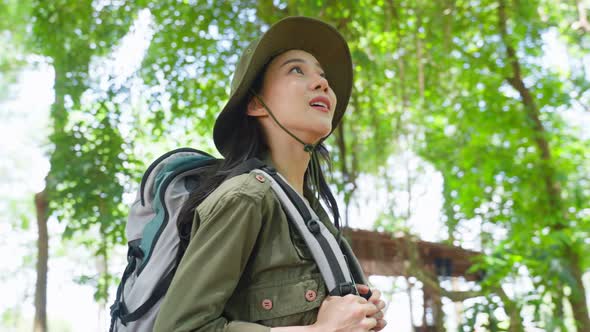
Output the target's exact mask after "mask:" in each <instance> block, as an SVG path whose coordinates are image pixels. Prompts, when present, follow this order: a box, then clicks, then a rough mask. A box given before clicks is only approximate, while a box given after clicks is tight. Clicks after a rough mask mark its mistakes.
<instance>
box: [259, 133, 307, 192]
mask: <svg viewBox="0 0 590 332" xmlns="http://www.w3.org/2000/svg"><path fill="white" fill-rule="evenodd" d="M269 149H270V158H271V160H272V163H273V164H274V166H275V168H276V169H277V171H278V172H279V173H280V174H281V175H282V176H283V177H285V179H286V180H287V182H288V183H289V184H290V185H291V186H292V187H293V188H294V189H295V190H296V191H297V192H298V193H299V194H300V195H303V182H304V178H305V171H306V170H307V165H308V164H309V160H310V155H309V152H305V151H304V150H303V145H301V143H299V142H297V141H295V140H294V139H293V138H291V137H288V138H283V139H275V140H273V141H272V143H271V144H269Z"/></svg>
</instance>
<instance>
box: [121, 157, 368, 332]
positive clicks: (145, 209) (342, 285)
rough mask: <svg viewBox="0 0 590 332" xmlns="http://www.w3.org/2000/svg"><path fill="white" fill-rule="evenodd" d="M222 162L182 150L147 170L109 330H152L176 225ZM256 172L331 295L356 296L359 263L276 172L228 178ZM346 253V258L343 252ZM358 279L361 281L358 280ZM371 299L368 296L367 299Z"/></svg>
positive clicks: (171, 268) (252, 168)
mask: <svg viewBox="0 0 590 332" xmlns="http://www.w3.org/2000/svg"><path fill="white" fill-rule="evenodd" d="M217 161H218V159H215V158H214V157H213V156H211V155H209V154H207V153H205V152H202V151H199V150H195V149H192V148H180V149H176V150H173V151H170V152H168V153H166V154H164V155H162V156H161V157H159V158H157V159H156V160H155V161H154V162H153V163H152V164H151V165H150V166H149V167H148V168H147V170H146V171H145V173H144V175H143V177H142V180H141V183H140V187H139V190H138V192H137V196H136V199H135V201H134V202H133V203H132V204H131V206H130V211H129V216H128V221H127V225H126V235H127V240H128V253H127V266H126V268H125V270H124V272H123V276H122V277H121V282H120V284H119V286H118V288H117V293H116V299H115V302H114V303H113V305H112V306H111V307H110V309H111V312H110V314H111V325H110V331H111V332H114V331H117V332H122V331H151V330H152V329H153V326H154V323H155V320H156V316H157V314H158V311H159V307H160V304H161V303H162V300H163V298H164V295H165V294H166V291H167V290H168V287H169V286H170V283H171V282H172V279H173V277H174V273H175V272H176V267H177V261H178V260H177V258H178V253H179V251H178V248H179V244H180V237H179V232H178V229H177V224H176V221H177V219H178V216H179V213H180V211H181V209H182V206H183V205H184V203H185V202H186V200H187V199H188V197H189V196H190V193H191V191H192V190H194V189H195V188H196V187H197V185H198V183H199V179H198V177H196V176H195V175H196V174H197V173H199V171H201V170H202V168H203V167H206V166H210V165H213V164H214V163H216V162H217ZM249 172H256V173H257V174H260V175H262V176H264V177H265V178H266V179H267V180H269V181H270V184H271V187H272V189H273V191H274V193H275V195H277V197H278V199H279V200H280V202H281V206H282V207H283V210H285V213H286V215H287V219H288V220H289V222H291V223H293V224H295V226H296V229H297V231H299V232H300V234H301V235H302V237H303V239H304V240H305V242H306V244H307V245H308V247H309V248H310V251H311V253H312V256H313V257H314V260H315V261H316V263H317V265H318V267H319V269H320V272H321V274H322V277H323V279H324V281H325V283H326V286H327V288H328V291H329V293H330V295H339V296H344V295H346V294H351V293H353V294H357V292H356V287H355V282H354V276H355V275H356V276H357V277H359V276H360V275H362V272H360V271H358V270H359V267H358V264H356V265H355V264H352V266H351V267H350V269H349V267H348V263H347V257H346V255H348V256H350V255H351V254H352V252H351V251H350V248H349V247H348V246H344V248H340V246H339V243H338V241H337V240H336V238H335V237H334V236H333V235H332V234H331V233H330V231H329V230H328V229H327V228H326V227H325V225H324V224H323V223H322V222H320V221H319V218H318V217H317V215H316V214H315V212H314V211H313V210H312V209H311V208H310V207H309V206H307V205H306V203H305V202H304V200H303V199H301V197H300V196H299V194H297V193H296V192H295V191H294V190H293V189H292V188H291V187H290V186H289V185H288V184H287V182H286V180H285V179H284V178H283V177H282V176H281V175H280V174H279V173H277V172H276V171H275V170H274V169H273V168H271V167H268V166H266V165H265V164H264V163H262V162H261V161H260V160H258V159H250V160H248V161H246V162H244V163H243V164H242V165H240V166H239V167H237V168H236V170H235V171H234V172H233V173H232V174H231V175H230V177H232V176H236V175H240V174H244V173H249ZM342 250H344V253H343V251H342ZM359 278H360V277H359ZM363 296H364V297H366V298H367V299H368V297H369V296H370V294H366V295H363Z"/></svg>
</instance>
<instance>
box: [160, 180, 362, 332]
mask: <svg viewBox="0 0 590 332" xmlns="http://www.w3.org/2000/svg"><path fill="white" fill-rule="evenodd" d="M306 196H308V197H307V198H308V200H309V201H310V202H311V205H312V208H313V209H314V211H315V212H316V213H317V214H318V217H319V218H320V219H321V221H322V222H323V223H324V224H325V225H326V226H327V227H328V228H329V229H330V231H332V233H333V234H335V233H336V228H335V227H334V226H333V225H332V223H331V221H330V219H329V218H328V215H327V214H326V212H325V211H324V210H323V209H322V207H321V205H320V204H319V203H318V202H317V201H316V200H314V199H313V198H311V197H309V195H306ZM197 212H198V213H196V214H195V220H194V221H193V228H192V229H193V233H192V234H191V236H192V237H191V241H190V243H189V246H188V248H187V250H186V253H185V254H184V257H183V258H182V261H181V263H180V265H179V266H178V270H177V272H176V275H175V276H174V279H173V281H172V284H171V286H170V289H169V290H168V292H167V294H166V296H165V298H164V300H163V303H162V305H161V307H160V312H159V314H158V317H157V319H156V325H155V328H154V331H162V332H163V331H165V332H171V331H200V332H204V331H226V332H268V331H270V327H277V326H295V325H310V324H313V323H314V322H315V321H316V318H317V313H318V309H319V306H320V304H321V303H322V301H323V299H324V298H325V297H326V288H325V284H324V282H323V280H322V276H321V274H320V272H319V269H318V267H317V265H316V263H315V262H314V260H313V258H312V255H311V252H310V251H309V249H308V248H307V246H306V244H305V242H304V241H303V238H302V237H301V236H300V235H299V234H298V233H297V231H296V229H295V227H294V226H292V225H291V223H290V222H289V221H288V220H287V217H286V214H285V213H284V211H283V210H282V208H281V204H280V201H279V200H278V199H277V198H276V197H275V195H274V193H273V191H272V188H271V187H270V183H269V181H268V180H265V179H263V178H260V177H258V178H257V177H256V176H255V175H254V174H252V173H251V174H243V175H239V176H236V177H234V178H231V179H229V180H227V181H225V182H224V183H223V184H221V185H220V186H219V187H218V188H217V189H216V190H215V191H214V192H213V193H211V195H210V196H209V197H207V199H205V200H204V201H203V203H201V204H200V205H199V206H198V208H197ZM342 242H343V245H345V246H348V243H346V241H345V240H343V241H342ZM349 248H350V247H348V249H349ZM348 259H349V262H350V263H351V264H356V265H355V266H356V267H357V268H358V267H359V265H358V261H357V260H356V258H354V256H353V257H348ZM361 274H362V272H361ZM357 279H362V280H356V282H357V283H364V284H366V283H367V282H366V278H365V277H364V275H362V276H360V277H357Z"/></svg>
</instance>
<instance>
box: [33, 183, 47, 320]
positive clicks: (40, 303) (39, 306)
mask: <svg viewBox="0 0 590 332" xmlns="http://www.w3.org/2000/svg"><path fill="white" fill-rule="evenodd" d="M48 207H49V204H48V202H47V196H46V193H45V190H43V191H42V192H40V193H37V194H36V195H35V208H36V211H37V229H38V232H39V238H38V240H37V282H36V285H35V319H34V326H33V331H34V332H45V331H47V262H48V260H49V234H48V232H47V217H48Z"/></svg>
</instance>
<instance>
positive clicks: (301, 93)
mask: <svg viewBox="0 0 590 332" xmlns="http://www.w3.org/2000/svg"><path fill="white" fill-rule="evenodd" d="M259 96H260V97H261V98H262V100H263V101H264V103H265V104H266V105H267V106H268V108H270V110H271V112H272V113H273V114H274V115H275V117H276V118H277V120H278V121H279V122H280V123H281V125H283V126H284V127H286V128H287V129H288V130H289V131H290V132H292V133H293V134H294V135H295V136H297V137H298V138H299V139H301V140H303V141H304V142H306V143H316V142H317V141H319V140H320V139H321V138H323V137H325V136H327V135H328V134H330V132H331V130H332V118H333V116H334V110H335V109H336V94H335V93H334V91H333V90H332V88H330V85H329V84H328V80H327V78H326V76H325V74H324V71H323V69H322V67H321V65H320V63H318V61H317V60H316V58H315V57H314V56H313V55H311V54H310V53H307V52H305V51H302V50H290V51H287V52H284V53H282V54H280V55H278V56H277V57H275V58H274V59H273V60H272V61H271V62H270V63H269V65H268V66H267V69H266V72H265V73H264V77H263V83H262V89H261V91H260V93H259ZM248 115H251V116H258V117H260V120H261V122H262V124H263V126H264V127H265V129H266V133H267V135H271V136H272V135H273V132H274V131H275V130H277V128H278V129H279V130H281V131H282V129H280V128H279V127H278V126H277V125H276V123H274V121H273V120H272V119H271V118H270V117H269V116H268V114H267V112H266V110H265V109H264V107H263V106H262V105H261V104H260V103H259V102H258V101H257V100H256V98H252V100H251V101H250V103H249V105H248ZM269 127H270V128H269ZM269 138H272V137H269Z"/></svg>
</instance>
